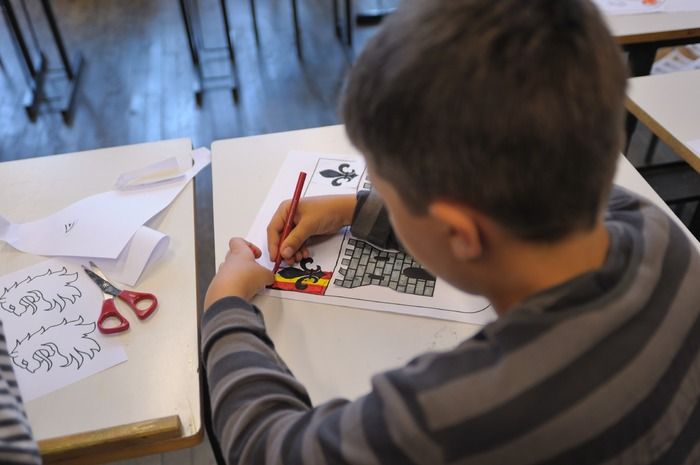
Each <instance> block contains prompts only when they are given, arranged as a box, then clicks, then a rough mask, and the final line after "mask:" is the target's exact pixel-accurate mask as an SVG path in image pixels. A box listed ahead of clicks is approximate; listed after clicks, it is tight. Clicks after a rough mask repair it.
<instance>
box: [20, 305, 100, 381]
mask: <svg viewBox="0 0 700 465" xmlns="http://www.w3.org/2000/svg"><path fill="white" fill-rule="evenodd" d="M95 327H96V325H95V323H84V321H83V317H82V316H79V317H78V318H76V319H75V320H72V321H68V320H66V319H65V318H64V319H63V321H61V322H60V323H58V324H55V325H53V326H48V327H44V326H42V327H41V328H40V329H39V330H37V331H35V332H33V333H31V334H27V336H26V337H25V338H24V339H22V340H18V341H17V343H16V345H15V347H14V349H12V351H11V352H10V357H12V363H14V364H15V366H17V367H18V368H21V369H23V370H26V371H28V372H30V373H35V372H36V371H37V370H39V368H41V367H42V366H44V367H45V371H47V372H48V371H50V370H51V369H52V368H53V366H54V364H56V363H57V364H58V365H59V366H60V367H62V368H65V367H69V366H71V365H75V369H76V370H78V369H80V368H81V367H82V366H83V362H85V358H86V357H87V358H88V359H90V360H92V359H93V358H94V357H95V353H97V352H99V351H100V345H99V344H98V343H97V341H96V340H94V339H93V338H91V337H90V334H92V333H93V332H94V331H95Z"/></svg>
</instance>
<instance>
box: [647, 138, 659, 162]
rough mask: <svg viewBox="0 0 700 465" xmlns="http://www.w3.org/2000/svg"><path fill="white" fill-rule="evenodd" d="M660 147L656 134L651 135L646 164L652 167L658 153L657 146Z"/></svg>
mask: <svg viewBox="0 0 700 465" xmlns="http://www.w3.org/2000/svg"><path fill="white" fill-rule="evenodd" d="M657 145H659V138H658V137H656V134H652V135H651V140H650V141H649V146H648V147H647V153H646V154H644V164H645V165H650V164H651V161H652V159H653V158H654V153H656V146H657Z"/></svg>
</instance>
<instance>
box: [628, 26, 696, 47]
mask: <svg viewBox="0 0 700 465" xmlns="http://www.w3.org/2000/svg"><path fill="white" fill-rule="evenodd" d="M698 37H700V28H697V27H696V28H692V29H677V30H675V31H661V32H646V33H641V34H629V35H624V36H616V37H615V40H616V41H617V43H618V44H620V45H633V44H643V43H649V42H661V41H666V40H684V39H692V38H698ZM699 40H700V39H699Z"/></svg>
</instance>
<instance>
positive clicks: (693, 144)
mask: <svg viewBox="0 0 700 465" xmlns="http://www.w3.org/2000/svg"><path fill="white" fill-rule="evenodd" d="M685 145H687V146H688V147H690V150H692V151H693V152H695V155H697V156H698V157H700V139H695V140H691V141H688V142H686V143H685Z"/></svg>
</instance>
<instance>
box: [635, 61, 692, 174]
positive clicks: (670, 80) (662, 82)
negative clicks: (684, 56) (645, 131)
mask: <svg viewBox="0 0 700 465" xmlns="http://www.w3.org/2000/svg"><path fill="white" fill-rule="evenodd" d="M626 105H627V109H628V110H629V111H630V112H631V113H632V114H633V115H634V116H635V117H637V119H639V120H640V121H641V122H643V123H644V124H645V125H646V126H647V127H648V128H649V129H650V130H651V132H653V133H654V134H656V135H657V136H658V137H659V139H661V140H662V141H664V142H665V143H666V144H667V145H668V146H669V147H671V149H673V151H675V152H676V153H677V154H678V155H679V156H680V157H682V158H683V159H684V160H685V161H686V162H687V163H688V164H689V165H690V166H692V167H693V168H695V170H696V171H698V172H700V157H698V156H697V155H696V154H695V153H694V152H693V151H691V150H690V149H689V148H688V147H687V146H686V145H685V143H686V142H688V141H690V140H695V139H700V125H699V124H698V122H699V121H700V71H684V72H678V73H669V74H660V75H657V76H643V77H638V78H633V79H630V80H629V87H628V89H627V102H626Z"/></svg>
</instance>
